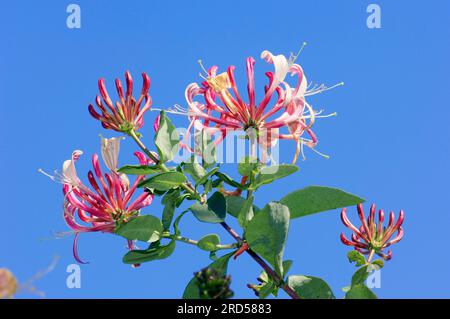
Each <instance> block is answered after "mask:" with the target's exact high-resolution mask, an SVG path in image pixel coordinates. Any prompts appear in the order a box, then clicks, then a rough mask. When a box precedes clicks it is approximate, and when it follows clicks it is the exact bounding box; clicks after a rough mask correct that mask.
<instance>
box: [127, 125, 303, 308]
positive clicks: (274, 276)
mask: <svg viewBox="0 0 450 319" xmlns="http://www.w3.org/2000/svg"><path fill="white" fill-rule="evenodd" d="M128 135H129V136H131V137H132V138H133V140H134V141H135V142H136V144H137V145H138V146H139V147H140V148H141V149H142V151H143V152H144V153H145V154H146V155H147V156H148V157H150V159H151V160H152V161H153V162H155V165H157V166H159V167H160V168H161V169H162V170H163V171H164V172H169V171H170V170H169V169H168V168H167V166H166V165H165V164H164V163H161V162H160V161H159V160H158V159H157V158H156V157H155V156H154V155H153V154H152V152H150V150H149V149H148V148H147V147H146V146H145V145H144V143H142V141H141V139H140V138H139V137H138V136H137V135H136V132H135V131H134V130H131V131H130V132H129V133H128ZM252 148H253V147H252ZM181 187H182V188H183V189H184V190H186V191H187V192H188V193H189V194H191V195H192V196H193V197H195V198H197V199H198V200H199V201H200V202H203V200H202V198H201V196H199V194H198V193H197V192H196V191H195V189H193V188H192V187H191V186H189V185H188V184H187V183H183V184H182V185H181ZM249 194H250V195H249ZM247 196H251V191H250V193H247ZM220 224H221V225H222V227H223V228H225V229H226V231H227V232H228V233H229V234H230V235H231V236H232V237H233V238H234V239H235V240H236V241H237V246H241V245H242V244H243V240H242V238H241V237H240V236H239V235H238V233H236V231H234V230H233V229H232V228H231V227H230V226H229V225H228V224H227V223H225V222H222V223H220ZM169 236H173V235H169ZM170 238H172V237H170ZM175 240H179V241H182V242H185V243H187V244H191V245H197V243H198V242H197V241H195V240H192V239H189V238H186V237H182V236H176V237H175ZM220 246H222V248H221V249H230V248H235V247H236V244H234V246H233V244H231V245H220ZM218 247H219V246H218ZM246 252H247V253H248V254H249V255H250V256H251V257H252V258H253V259H254V260H255V261H256V262H257V263H258V264H259V265H260V266H261V267H262V268H263V269H264V270H265V271H266V273H267V274H268V275H269V276H270V277H271V278H272V280H273V281H274V282H275V284H276V285H277V286H278V287H280V288H281V289H283V290H284V291H285V292H286V293H287V294H288V295H289V296H290V297H291V298H292V299H300V297H299V296H298V295H297V293H296V292H295V291H294V290H293V289H292V288H291V287H289V286H288V285H287V284H286V283H285V282H284V281H283V279H282V278H280V277H279V276H278V275H277V273H276V272H275V271H274V270H273V269H272V268H271V267H270V266H269V265H268V264H267V263H266V262H265V261H264V260H263V259H262V258H261V257H260V256H259V255H258V254H257V253H255V252H254V251H253V250H251V249H250V248H249V249H247V250H246Z"/></svg>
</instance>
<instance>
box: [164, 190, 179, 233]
mask: <svg viewBox="0 0 450 319" xmlns="http://www.w3.org/2000/svg"><path fill="white" fill-rule="evenodd" d="M178 196H180V190H179V189H174V190H171V191H169V192H168V193H167V194H166V195H164V197H163V198H162V201H161V203H162V204H163V205H164V210H163V213H162V224H163V227H164V229H165V230H167V229H169V228H170V224H171V223H172V220H173V215H174V214H175V207H176V203H177V199H178Z"/></svg>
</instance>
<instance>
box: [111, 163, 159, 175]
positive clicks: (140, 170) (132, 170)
mask: <svg viewBox="0 0 450 319" xmlns="http://www.w3.org/2000/svg"><path fill="white" fill-rule="evenodd" d="M118 172H119V173H123V174H128V175H151V174H154V173H158V172H161V168H160V167H159V166H156V165H154V166H147V165H125V166H122V167H121V168H119V170H118Z"/></svg>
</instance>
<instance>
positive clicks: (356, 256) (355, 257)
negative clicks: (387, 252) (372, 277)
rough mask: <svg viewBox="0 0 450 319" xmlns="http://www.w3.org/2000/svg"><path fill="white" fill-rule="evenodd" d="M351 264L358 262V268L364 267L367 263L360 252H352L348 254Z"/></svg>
mask: <svg viewBox="0 0 450 319" xmlns="http://www.w3.org/2000/svg"><path fill="white" fill-rule="evenodd" d="M347 258H348V261H349V262H351V263H352V262H356V266H362V265H364V264H365V263H366V258H365V257H364V256H363V255H362V254H361V253H360V252H358V251H356V250H351V251H349V252H348V254H347Z"/></svg>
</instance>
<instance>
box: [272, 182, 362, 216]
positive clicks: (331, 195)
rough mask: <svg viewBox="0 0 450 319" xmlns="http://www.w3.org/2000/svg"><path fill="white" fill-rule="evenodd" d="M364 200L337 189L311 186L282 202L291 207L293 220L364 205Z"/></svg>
mask: <svg viewBox="0 0 450 319" xmlns="http://www.w3.org/2000/svg"><path fill="white" fill-rule="evenodd" d="M363 202H364V199H362V198H359V197H357V196H355V195H352V194H349V193H346V192H344V191H341V190H339V189H337V188H330V187H323V186H310V187H306V188H303V189H300V190H297V191H294V192H292V193H290V194H288V195H287V196H285V197H283V198H282V199H281V200H280V203H282V204H283V205H286V206H287V207H289V211H290V212H291V218H298V217H302V216H306V215H310V214H314V213H319V212H325V211H329V210H332V209H336V208H342V207H347V206H353V205H356V204H359V203H363Z"/></svg>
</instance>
